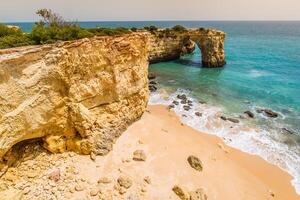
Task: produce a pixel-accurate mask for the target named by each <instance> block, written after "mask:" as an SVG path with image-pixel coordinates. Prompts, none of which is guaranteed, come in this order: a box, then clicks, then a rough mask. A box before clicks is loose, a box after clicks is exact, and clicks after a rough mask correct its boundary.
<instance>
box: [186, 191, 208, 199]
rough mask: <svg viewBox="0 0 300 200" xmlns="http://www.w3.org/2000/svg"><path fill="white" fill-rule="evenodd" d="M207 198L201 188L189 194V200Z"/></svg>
mask: <svg viewBox="0 0 300 200" xmlns="http://www.w3.org/2000/svg"><path fill="white" fill-rule="evenodd" d="M207 199H208V197H207V195H206V194H205V193H204V190H203V189H202V188H199V189H197V190H195V191H193V192H190V200H207Z"/></svg>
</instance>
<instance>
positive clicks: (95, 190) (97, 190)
mask: <svg viewBox="0 0 300 200" xmlns="http://www.w3.org/2000/svg"><path fill="white" fill-rule="evenodd" d="M98 192H99V189H98V188H92V189H91V191H90V195H91V196H97V194H98Z"/></svg>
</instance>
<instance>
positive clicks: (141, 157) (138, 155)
mask: <svg viewBox="0 0 300 200" xmlns="http://www.w3.org/2000/svg"><path fill="white" fill-rule="evenodd" d="M146 158H147V157H146V154H145V152H144V151H143V150H136V151H135V152H133V160H135V161H146Z"/></svg>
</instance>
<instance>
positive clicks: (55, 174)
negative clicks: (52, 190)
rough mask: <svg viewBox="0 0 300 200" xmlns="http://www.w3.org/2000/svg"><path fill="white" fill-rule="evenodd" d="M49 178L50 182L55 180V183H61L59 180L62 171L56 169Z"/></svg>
mask: <svg viewBox="0 0 300 200" xmlns="http://www.w3.org/2000/svg"><path fill="white" fill-rule="evenodd" d="M48 177H49V179H50V180H53V181H55V182H57V181H59V179H60V169H55V170H54V171H52V172H51V173H50V174H49V176H48Z"/></svg>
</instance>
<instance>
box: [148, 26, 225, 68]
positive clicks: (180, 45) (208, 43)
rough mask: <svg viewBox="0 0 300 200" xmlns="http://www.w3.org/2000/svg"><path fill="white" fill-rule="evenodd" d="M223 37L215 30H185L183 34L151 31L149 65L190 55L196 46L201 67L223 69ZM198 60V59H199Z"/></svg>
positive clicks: (221, 33) (223, 35)
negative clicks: (198, 49) (198, 50)
mask: <svg viewBox="0 0 300 200" xmlns="http://www.w3.org/2000/svg"><path fill="white" fill-rule="evenodd" d="M225 36H226V34H225V33H224V32H222V31H218V30H215V29H204V28H199V29H187V30H186V31H183V32H176V31H172V30H170V31H166V30H165V29H161V30H157V31H153V32H152V33H151V35H150V55H149V60H150V62H151V63H157V62H161V61H169V60H174V59H178V58H180V56H181V55H184V54H186V53H191V52H193V51H194V49H195V45H197V46H198V47H199V48H200V50H201V55H202V58H201V60H202V65H203V67H223V66H224V65H225V64H226V60H225V51H224V45H225ZM199 60H200V58H199Z"/></svg>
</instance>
